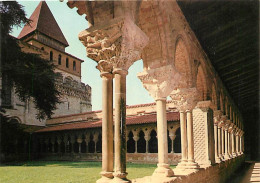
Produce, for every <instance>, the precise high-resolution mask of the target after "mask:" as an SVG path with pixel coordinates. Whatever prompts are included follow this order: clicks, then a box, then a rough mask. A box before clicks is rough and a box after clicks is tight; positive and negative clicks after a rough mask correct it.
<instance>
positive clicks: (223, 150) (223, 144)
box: [221, 127, 226, 158]
mask: <svg viewBox="0 0 260 183" xmlns="http://www.w3.org/2000/svg"><path fill="white" fill-rule="evenodd" d="M221 132H222V133H221V141H222V144H221V146H222V152H221V154H222V158H224V156H225V143H226V141H225V130H224V127H222V128H221Z"/></svg>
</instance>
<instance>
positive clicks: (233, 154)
mask: <svg viewBox="0 0 260 183" xmlns="http://www.w3.org/2000/svg"><path fill="white" fill-rule="evenodd" d="M231 141H232V142H231V143H232V156H233V157H235V156H236V153H235V138H234V132H232V133H231Z"/></svg>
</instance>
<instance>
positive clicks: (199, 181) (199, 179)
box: [174, 155, 245, 183]
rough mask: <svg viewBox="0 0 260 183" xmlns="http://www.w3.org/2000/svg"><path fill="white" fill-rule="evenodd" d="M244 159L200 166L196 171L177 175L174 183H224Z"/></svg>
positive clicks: (241, 156)
mask: <svg viewBox="0 0 260 183" xmlns="http://www.w3.org/2000/svg"><path fill="white" fill-rule="evenodd" d="M244 161H245V156H244V155H240V156H238V157H236V158H233V159H229V160H226V161H224V162H221V163H217V164H215V165H213V166H209V167H205V168H201V169H200V170H199V171H198V172H195V173H191V174H189V175H186V176H180V177H178V178H177V179H176V180H175V181H174V183H190V182H192V183H224V182H225V181H226V180H227V179H228V178H229V177H230V176H231V175H232V174H233V173H234V172H235V171H236V170H237V169H238V168H239V167H241V165H242V163H244Z"/></svg>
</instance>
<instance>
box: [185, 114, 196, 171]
mask: <svg viewBox="0 0 260 183" xmlns="http://www.w3.org/2000/svg"><path fill="white" fill-rule="evenodd" d="M187 138H188V162H189V163H188V165H189V166H190V168H198V165H197V163H195V161H194V138H193V118H192V112H191V111H187Z"/></svg>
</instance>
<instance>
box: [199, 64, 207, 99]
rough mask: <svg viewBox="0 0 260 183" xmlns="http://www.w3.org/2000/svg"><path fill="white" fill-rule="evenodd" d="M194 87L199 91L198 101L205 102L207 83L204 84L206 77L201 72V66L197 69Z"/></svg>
mask: <svg viewBox="0 0 260 183" xmlns="http://www.w3.org/2000/svg"><path fill="white" fill-rule="evenodd" d="M196 87H197V90H198V91H199V100H200V101H203V100H207V99H208V98H207V83H206V75H205V73H204V71H203V68H202V66H201V65H200V66H199V67H198V74H197V77H196Z"/></svg>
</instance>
